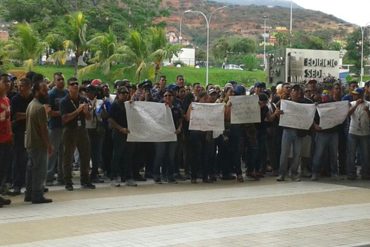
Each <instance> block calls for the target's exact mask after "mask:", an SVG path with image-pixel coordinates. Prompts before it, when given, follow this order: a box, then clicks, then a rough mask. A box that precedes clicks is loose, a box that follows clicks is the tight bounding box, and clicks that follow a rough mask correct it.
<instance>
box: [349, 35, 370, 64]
mask: <svg viewBox="0 0 370 247" xmlns="http://www.w3.org/2000/svg"><path fill="white" fill-rule="evenodd" d="M364 31H365V33H364V58H365V61H366V57H368V56H369V54H370V43H369V36H368V34H369V30H367V29H365V30H364ZM346 50H347V53H346V55H345V56H344V62H345V63H351V64H354V65H355V68H356V70H357V71H360V69H361V30H360V29H358V30H356V31H354V32H352V33H351V34H350V35H349V36H348V38H347V46H346Z"/></svg>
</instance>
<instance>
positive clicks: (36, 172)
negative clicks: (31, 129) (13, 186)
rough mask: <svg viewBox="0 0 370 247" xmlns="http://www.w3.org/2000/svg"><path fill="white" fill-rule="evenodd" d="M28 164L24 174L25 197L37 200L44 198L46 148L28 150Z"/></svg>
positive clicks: (46, 167)
mask: <svg viewBox="0 0 370 247" xmlns="http://www.w3.org/2000/svg"><path fill="white" fill-rule="evenodd" d="M28 157H29V159H28V164H27V174H26V197H31V198H32V200H38V199H41V198H43V196H44V183H45V180H46V175H47V169H48V162H47V157H48V155H47V149H46V148H32V149H29V150H28Z"/></svg>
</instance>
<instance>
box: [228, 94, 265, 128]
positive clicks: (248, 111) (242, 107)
mask: <svg viewBox="0 0 370 247" xmlns="http://www.w3.org/2000/svg"><path fill="white" fill-rule="evenodd" d="M230 100H231V123H232V124H242V123H260V122H261V109H260V106H259V104H258V101H259V99H258V96H257V95H250V96H249V95H246V96H231V97H230Z"/></svg>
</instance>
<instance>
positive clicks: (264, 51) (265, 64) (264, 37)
mask: <svg viewBox="0 0 370 247" xmlns="http://www.w3.org/2000/svg"><path fill="white" fill-rule="evenodd" d="M266 19H267V16H263V69H264V70H266V67H267V61H266V36H267V34H266Z"/></svg>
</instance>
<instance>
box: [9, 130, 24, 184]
mask: <svg viewBox="0 0 370 247" xmlns="http://www.w3.org/2000/svg"><path fill="white" fill-rule="evenodd" d="M13 152H14V155H13V157H14V158H13V169H12V178H13V186H14V187H15V188H19V189H20V188H22V187H24V186H25V183H26V167H27V160H28V157H27V156H28V155H27V150H26V149H25V148H24V132H23V131H16V132H14V148H13ZM9 155H10V154H9Z"/></svg>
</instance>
